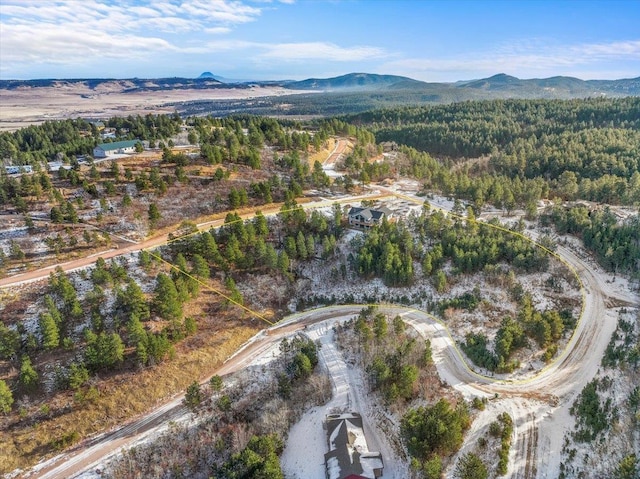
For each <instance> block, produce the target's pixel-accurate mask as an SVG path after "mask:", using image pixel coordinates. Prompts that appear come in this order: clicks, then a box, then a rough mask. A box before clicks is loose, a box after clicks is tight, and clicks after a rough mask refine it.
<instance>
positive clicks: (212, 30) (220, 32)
mask: <svg viewBox="0 0 640 479" xmlns="http://www.w3.org/2000/svg"><path fill="white" fill-rule="evenodd" d="M204 31H205V32H206V33H208V34H210V35H223V34H225V33H229V32H231V29H230V28H229V27H211V28H205V29H204Z"/></svg>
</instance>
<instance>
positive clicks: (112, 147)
mask: <svg viewBox="0 0 640 479" xmlns="http://www.w3.org/2000/svg"><path fill="white" fill-rule="evenodd" d="M137 143H140V140H127V141H114V142H113V143H101V144H99V145H98V146H96V147H95V148H94V149H93V157H94V158H107V157H109V156H113V155H122V154H126V153H134V152H135V151H136V144H137Z"/></svg>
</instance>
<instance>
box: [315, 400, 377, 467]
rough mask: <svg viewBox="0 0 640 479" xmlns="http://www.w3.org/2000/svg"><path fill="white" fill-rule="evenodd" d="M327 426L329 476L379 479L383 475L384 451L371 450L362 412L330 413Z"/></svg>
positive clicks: (326, 462)
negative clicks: (365, 432)
mask: <svg viewBox="0 0 640 479" xmlns="http://www.w3.org/2000/svg"><path fill="white" fill-rule="evenodd" d="M326 428H327V441H328V443H329V452H327V453H326V454H325V455H324V463H325V467H326V475H327V479H376V478H378V477H381V476H382V472H383V470H384V463H383V462H382V454H380V453H379V452H371V451H369V448H368V446H367V440H366V438H365V435H364V429H363V427H362V416H361V415H360V414H358V413H356V412H349V413H344V414H329V415H328V416H327V419H326Z"/></svg>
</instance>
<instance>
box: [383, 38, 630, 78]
mask: <svg viewBox="0 0 640 479" xmlns="http://www.w3.org/2000/svg"><path fill="white" fill-rule="evenodd" d="M637 60H640V41H639V40H629V41H623V42H612V43H588V44H577V45H565V46H560V45H549V44H546V43H544V42H541V41H536V40H534V41H530V42H522V43H513V44H509V45H505V46H503V47H502V48H499V49H497V50H496V51H494V52H483V53H477V52H476V53H474V54H468V55H463V56H457V57H454V58H407V59H399V60H395V61H392V62H388V63H386V64H385V65H383V67H382V68H383V69H385V70H388V71H403V72H405V74H414V75H420V74H424V73H431V72H435V73H447V72H450V73H453V74H455V73H456V72H471V71H475V72H478V73H479V74H485V73H487V74H493V73H498V72H508V73H512V74H515V73H517V72H527V74H529V75H535V74H537V73H540V74H549V73H550V74H565V75H566V74H571V73H570V72H571V71H583V70H584V68H583V67H588V66H590V65H591V66H593V65H595V64H603V63H607V62H619V61H627V62H633V61H637ZM637 68H638V65H636V70H637ZM630 70H633V68H630ZM553 72H556V73H553Z"/></svg>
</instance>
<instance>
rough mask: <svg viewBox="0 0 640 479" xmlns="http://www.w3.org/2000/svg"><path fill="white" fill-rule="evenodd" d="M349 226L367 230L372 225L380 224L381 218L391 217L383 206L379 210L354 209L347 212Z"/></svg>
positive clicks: (387, 209)
mask: <svg viewBox="0 0 640 479" xmlns="http://www.w3.org/2000/svg"><path fill="white" fill-rule="evenodd" d="M347 216H348V217H349V226H354V227H356V228H363V229H369V228H371V227H372V226H373V225H375V224H378V223H381V222H382V219H383V218H387V219H389V218H390V217H391V210H390V209H389V208H387V207H385V206H383V207H381V208H356V207H355V206H354V207H352V208H351V209H350V210H349V213H348V215H347Z"/></svg>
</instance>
